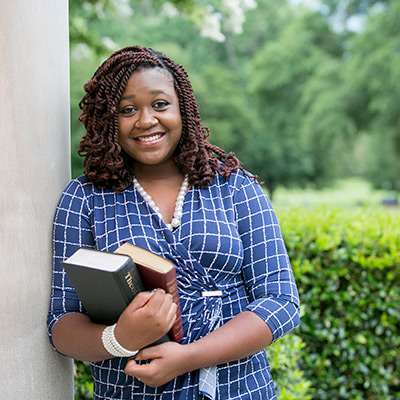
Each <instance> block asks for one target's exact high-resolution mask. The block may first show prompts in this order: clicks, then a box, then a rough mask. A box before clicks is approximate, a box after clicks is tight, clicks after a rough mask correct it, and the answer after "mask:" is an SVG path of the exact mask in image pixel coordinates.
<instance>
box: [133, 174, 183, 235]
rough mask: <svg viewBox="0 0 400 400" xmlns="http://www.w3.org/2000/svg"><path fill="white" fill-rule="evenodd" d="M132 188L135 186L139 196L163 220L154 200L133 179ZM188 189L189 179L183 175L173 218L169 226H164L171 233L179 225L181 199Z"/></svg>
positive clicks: (181, 206)
mask: <svg viewBox="0 0 400 400" xmlns="http://www.w3.org/2000/svg"><path fill="white" fill-rule="evenodd" d="M133 186H135V188H136V190H137V191H138V192H139V193H140V194H141V196H142V197H143V198H144V199H145V201H146V202H147V204H148V205H149V206H150V207H151V208H152V209H153V210H154V211H155V212H156V213H157V215H158V216H159V217H160V218H161V220H162V219H163V216H162V214H161V212H160V208H159V207H157V205H156V203H155V202H154V200H153V199H152V198H151V196H150V195H149V194H148V193H147V192H146V191H145V190H144V189H143V187H142V185H141V184H140V183H139V182H138V181H137V179H136V178H135V177H134V178H133ZM188 187H189V177H188V176H187V175H185V178H184V179H183V182H182V186H181V188H180V190H179V193H178V197H177V198H176V203H175V211H174V216H173V217H172V221H171V223H170V224H166V225H167V228H168V229H169V230H170V231H172V230H173V229H174V228H177V227H178V226H179V225H180V224H181V219H182V208H183V199H184V198H185V194H186V191H187V188H188Z"/></svg>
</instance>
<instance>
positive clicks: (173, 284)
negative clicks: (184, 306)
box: [166, 271, 183, 343]
mask: <svg viewBox="0 0 400 400" xmlns="http://www.w3.org/2000/svg"><path fill="white" fill-rule="evenodd" d="M166 291H167V292H169V293H170V294H171V295H172V298H173V300H174V302H175V303H176V304H177V305H178V309H177V313H176V320H175V323H174V325H173V326H172V329H171V334H172V339H173V340H174V341H175V342H178V343H179V342H180V341H181V340H182V338H183V327H182V317H181V308H180V305H179V294H178V285H177V281H176V274H175V271H173V273H171V274H168V275H167V282H166Z"/></svg>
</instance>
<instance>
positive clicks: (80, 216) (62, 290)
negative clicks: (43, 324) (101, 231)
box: [47, 179, 94, 347]
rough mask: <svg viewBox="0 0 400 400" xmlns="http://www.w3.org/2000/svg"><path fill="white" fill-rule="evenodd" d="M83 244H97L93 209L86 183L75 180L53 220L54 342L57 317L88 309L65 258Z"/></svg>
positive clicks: (49, 325) (50, 322)
mask: <svg viewBox="0 0 400 400" xmlns="http://www.w3.org/2000/svg"><path fill="white" fill-rule="evenodd" d="M79 247H94V239H93V234H92V228H91V223H90V210H89V206H88V201H87V197H86V196H85V193H84V190H83V186H82V183H81V182H80V181H79V180H77V179H76V180H73V181H72V182H71V183H70V184H69V185H68V187H67V188H66V189H65V191H64V192H63V194H62V195H61V198H60V201H59V203H58V206H57V208H56V212H55V217H54V222H53V279H52V288H51V296H50V307H49V313H48V316H47V330H48V334H49V339H50V343H51V345H52V346H53V347H54V345H53V341H52V332H53V328H54V326H55V324H56V323H57V321H58V320H59V319H60V318H61V317H63V316H64V315H66V314H68V313H71V312H79V313H85V310H84V309H83V307H82V304H81V302H80V300H79V298H78V296H77V294H76V292H75V289H74V288H73V286H72V284H71V282H70V281H69V279H68V277H67V275H66V273H65V271H64V268H63V266H62V264H61V262H62V261H64V260H65V259H67V258H68V257H69V256H71V255H72V254H73V253H74V252H75V251H76V250H77V249H78V248H79Z"/></svg>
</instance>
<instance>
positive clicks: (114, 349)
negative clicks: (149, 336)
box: [101, 324, 139, 357]
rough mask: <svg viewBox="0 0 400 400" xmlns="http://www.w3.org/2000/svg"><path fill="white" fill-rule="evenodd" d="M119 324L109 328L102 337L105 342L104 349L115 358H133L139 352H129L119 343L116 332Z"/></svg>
mask: <svg viewBox="0 0 400 400" xmlns="http://www.w3.org/2000/svg"><path fill="white" fill-rule="evenodd" d="M116 325H117V324H114V325H111V326H107V328H105V329H104V331H103V333H102V335H101V341H102V342H103V346H104V348H105V349H106V350H107V351H108V352H109V353H110V354H111V355H112V356H114V357H133V356H135V355H136V354H137V353H139V350H134V351H131V350H128V349H126V348H125V347H123V346H121V345H120V344H119V343H118V340H117V339H116V337H115V334H114V330H115V327H116Z"/></svg>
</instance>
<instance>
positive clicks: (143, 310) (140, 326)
mask: <svg viewBox="0 0 400 400" xmlns="http://www.w3.org/2000/svg"><path fill="white" fill-rule="evenodd" d="M176 311H177V305H176V304H175V303H174V302H173V300H172V296H171V295H170V294H169V293H165V291H164V290H162V289H157V290H156V291H155V292H154V293H151V292H142V293H139V294H138V295H137V296H136V297H135V298H134V299H133V300H132V302H131V303H130V304H129V306H128V307H127V308H126V309H125V311H124V312H123V313H122V314H121V316H120V317H119V319H118V322H117V326H116V327H115V332H114V333H115V338H116V339H117V341H118V342H119V343H120V344H121V346H123V347H125V348H126V349H128V350H132V351H133V350H138V349H142V348H143V347H146V346H148V345H149V344H152V343H154V342H155V341H156V340H158V339H160V338H161V337H163V336H164V335H165V334H166V333H167V332H168V331H169V330H170V329H171V327H172V325H173V324H174V322H175V318H176Z"/></svg>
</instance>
